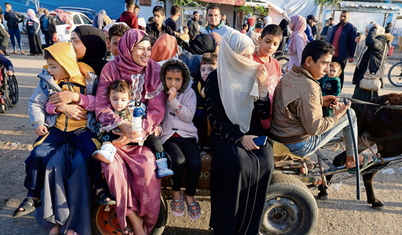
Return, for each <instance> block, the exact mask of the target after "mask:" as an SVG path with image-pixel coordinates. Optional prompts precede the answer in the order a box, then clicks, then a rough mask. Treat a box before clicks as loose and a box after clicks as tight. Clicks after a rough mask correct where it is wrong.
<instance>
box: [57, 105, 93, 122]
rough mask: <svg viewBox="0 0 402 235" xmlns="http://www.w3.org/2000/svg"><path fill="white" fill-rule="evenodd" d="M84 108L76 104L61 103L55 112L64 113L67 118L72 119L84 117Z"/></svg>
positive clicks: (85, 116)
mask: <svg viewBox="0 0 402 235" xmlns="http://www.w3.org/2000/svg"><path fill="white" fill-rule="evenodd" d="M84 110H85V109H84V108H83V107H81V106H79V105H76V104H62V105H60V106H58V107H57V108H56V112H61V113H64V114H65V115H66V116H67V117H68V118H71V119H74V120H77V121H79V120H81V119H86V118H87V114H86V113H85V112H84Z"/></svg>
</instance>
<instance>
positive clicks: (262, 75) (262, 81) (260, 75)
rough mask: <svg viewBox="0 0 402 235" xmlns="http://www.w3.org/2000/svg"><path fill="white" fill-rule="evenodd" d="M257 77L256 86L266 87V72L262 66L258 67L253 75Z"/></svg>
mask: <svg viewBox="0 0 402 235" xmlns="http://www.w3.org/2000/svg"><path fill="white" fill-rule="evenodd" d="M255 75H256V76H257V81H258V86H259V87H267V86H268V71H267V69H266V68H265V66H264V65H262V64H261V65H260V66H259V68H258V70H257V72H256V73H255Z"/></svg>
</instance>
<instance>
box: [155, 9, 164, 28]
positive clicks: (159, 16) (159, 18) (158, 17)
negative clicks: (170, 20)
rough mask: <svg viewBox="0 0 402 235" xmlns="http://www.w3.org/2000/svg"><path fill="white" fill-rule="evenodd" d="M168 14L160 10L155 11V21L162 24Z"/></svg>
mask: <svg viewBox="0 0 402 235" xmlns="http://www.w3.org/2000/svg"><path fill="white" fill-rule="evenodd" d="M165 18H166V16H165V15H163V14H162V13H160V12H159V11H155V12H154V21H155V23H156V24H157V25H162V24H163V21H164V20H165Z"/></svg>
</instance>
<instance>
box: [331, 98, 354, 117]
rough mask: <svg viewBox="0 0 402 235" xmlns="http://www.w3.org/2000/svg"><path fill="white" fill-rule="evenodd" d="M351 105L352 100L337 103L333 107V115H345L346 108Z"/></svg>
mask: <svg viewBox="0 0 402 235" xmlns="http://www.w3.org/2000/svg"><path fill="white" fill-rule="evenodd" d="M351 105H352V102H349V103H348V104H346V105H345V104H339V105H338V106H337V107H335V109H334V111H335V112H334V115H333V116H335V115H339V118H340V117H342V116H343V115H345V113H346V110H348V108H350V106H351Z"/></svg>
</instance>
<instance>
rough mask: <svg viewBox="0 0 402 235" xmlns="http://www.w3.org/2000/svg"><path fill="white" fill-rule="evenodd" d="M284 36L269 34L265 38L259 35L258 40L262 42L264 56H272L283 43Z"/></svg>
mask: <svg viewBox="0 0 402 235" xmlns="http://www.w3.org/2000/svg"><path fill="white" fill-rule="evenodd" d="M281 41H282V38H280V37H277V36H274V35H272V34H267V35H265V36H264V38H261V37H259V38H258V42H259V44H260V49H259V51H260V53H261V54H262V55H263V56H271V55H272V54H273V53H275V51H276V50H277V49H278V47H279V44H281Z"/></svg>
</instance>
